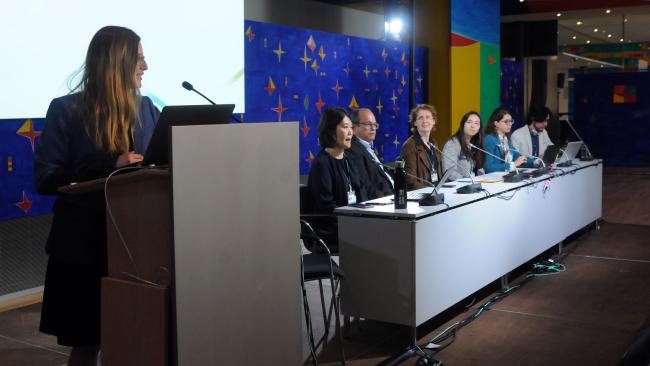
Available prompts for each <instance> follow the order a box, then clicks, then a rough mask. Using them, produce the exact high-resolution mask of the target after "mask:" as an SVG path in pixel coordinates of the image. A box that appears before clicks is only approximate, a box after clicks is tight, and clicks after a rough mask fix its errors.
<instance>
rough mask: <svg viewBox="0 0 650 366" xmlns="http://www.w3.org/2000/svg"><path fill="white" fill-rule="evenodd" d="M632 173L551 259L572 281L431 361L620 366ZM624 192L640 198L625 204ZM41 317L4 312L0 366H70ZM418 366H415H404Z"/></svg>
mask: <svg viewBox="0 0 650 366" xmlns="http://www.w3.org/2000/svg"><path fill="white" fill-rule="evenodd" d="M632 173H633V174H630V171H627V170H606V174H605V177H604V186H603V211H604V212H603V217H604V218H605V219H606V220H605V221H606V222H604V223H603V224H602V226H601V228H600V230H593V229H592V230H588V231H586V232H584V233H582V234H580V235H576V238H574V239H573V241H572V242H571V243H569V244H567V245H566V246H565V247H564V250H563V253H562V255H560V256H557V255H555V256H554V258H556V259H559V260H560V261H561V262H562V263H563V264H564V265H565V266H566V271H565V272H562V273H560V274H556V275H551V276H544V277H535V278H532V279H530V280H528V281H525V283H524V284H523V285H522V286H521V287H519V288H518V289H517V290H516V291H513V292H512V294H511V295H509V296H507V297H505V298H503V299H502V300H501V301H499V302H496V303H494V304H493V305H492V306H491V308H490V310H488V311H485V312H483V313H482V315H481V316H479V317H478V318H476V319H475V320H474V321H473V322H471V323H470V324H468V325H467V326H465V327H463V328H462V329H460V330H459V331H458V332H457V333H456V337H455V340H454V341H453V343H451V344H449V345H448V346H447V347H446V348H444V349H443V350H441V351H440V352H438V353H436V354H434V356H433V357H435V358H436V359H438V360H440V361H442V362H443V363H444V364H445V365H482V366H485V365H487V366H489V365H616V364H617V362H618V361H619V359H620V358H621V357H622V355H623V353H624V352H625V350H626V348H627V347H628V345H629V344H630V342H631V341H632V340H633V339H634V337H635V334H636V333H637V331H638V330H639V329H640V328H641V327H642V325H643V324H644V323H645V322H647V320H648V318H650V240H648V238H650V221H648V216H647V213H648V212H650V211H648V209H647V207H650V197H649V194H648V193H649V192H650V186H649V185H648V178H647V177H648V175H647V174H646V173H644V172H641V173H639V172H637V171H634V172H632ZM621 187H625V189H626V190H628V191H632V192H637V193H638V194H636V195H635V198H634V199H624V200H623V199H621V200H618V199H616V197H618V196H620V195H619V191H620V189H621ZM626 202H627V203H626ZM626 205H627V207H626ZM644 220H645V221H644ZM632 223H634V224H632ZM552 254H553V253H548V254H547V255H546V256H544V257H542V258H539V259H540V260H542V259H545V258H547V257H548V256H550V255H552ZM527 269H528V267H523V268H521V270H519V271H517V272H515V274H513V276H512V277H511V285H516V284H517V283H519V282H521V281H524V278H525V274H526V270H527ZM499 289H500V287H499V284H497V283H495V284H493V285H492V286H489V287H488V288H486V289H484V290H483V291H481V292H479V293H477V294H476V296H474V297H473V298H471V299H467V300H466V301H463V302H462V303H461V304H459V305H458V306H456V307H454V308H453V309H451V310H450V311H448V312H446V313H445V314H442V315H441V316H439V317H436V318H435V319H433V320H432V321H431V322H429V323H427V324H426V325H423V326H421V327H420V328H421V329H418V333H419V343H421V344H426V343H427V342H428V340H430V339H431V338H432V337H433V336H435V335H437V334H438V333H439V332H441V331H442V330H443V329H445V328H447V327H448V326H449V325H451V324H453V323H455V322H457V321H460V320H462V319H465V318H466V317H467V316H469V315H470V314H472V313H474V311H475V310H476V309H477V308H478V307H479V306H481V305H482V304H483V303H485V302H486V301H487V300H488V299H490V298H491V297H492V296H493V295H494V294H495V293H496V292H498V291H499ZM308 293H309V298H310V304H312V305H311V307H312V312H313V315H314V318H315V319H314V332H315V333H316V334H322V332H323V324H322V318H319V311H318V309H319V303H318V301H319V300H318V290H317V287H316V285H313V284H310V285H309V287H308ZM466 306H467V307H468V309H466V310H465V309H464V307H466ZM39 311H40V305H38V304H37V305H32V306H28V307H24V308H21V309H16V310H11V311H7V312H4V313H0V365H1V366H13V365H21V366H23V365H24V366H31V365H34V366H36V365H54V366H61V365H64V364H65V360H66V352H67V349H66V348H65V347H60V346H57V345H56V342H55V341H54V340H53V338H52V337H49V336H46V335H43V334H40V333H39V332H38V321H39V316H40V313H39ZM305 338H306V337H305ZM330 338H332V339H333V338H334V337H333V336H330ZM409 343H410V341H409V333H408V329H407V328H404V327H401V326H396V325H392V324H386V323H379V322H373V321H369V320H361V321H358V322H357V323H353V325H352V327H351V328H350V330H349V334H348V336H347V337H346V339H345V340H344V346H345V351H346V354H347V358H348V360H350V364H351V365H360V366H362V365H376V364H378V363H381V362H382V361H384V360H386V359H388V358H390V357H391V356H393V355H395V354H397V353H399V352H400V351H401V350H402V349H403V348H404V347H405V346H407V345H408V344H409ZM448 343H449V341H445V342H442V343H441V344H442V345H443V346H444V345H445V344H448ZM338 350H339V348H338V344H337V342H336V341H331V342H330V343H329V344H327V345H326V346H325V347H324V349H323V350H319V354H320V357H321V364H327V365H331V364H335V363H336V361H337V358H338ZM304 354H305V357H307V354H308V348H307V347H306V344H305V347H304ZM415 362H416V358H414V357H412V358H410V359H408V360H407V361H406V362H404V363H403V364H404V365H414V364H415Z"/></svg>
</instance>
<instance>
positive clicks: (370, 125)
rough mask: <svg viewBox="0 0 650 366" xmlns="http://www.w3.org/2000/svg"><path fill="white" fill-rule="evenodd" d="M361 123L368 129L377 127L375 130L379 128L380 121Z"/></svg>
mask: <svg viewBox="0 0 650 366" xmlns="http://www.w3.org/2000/svg"><path fill="white" fill-rule="evenodd" d="M359 124H360V125H361V126H363V127H365V128H367V129H371V128H373V127H374V128H375V130H378V129H379V123H371V122H359Z"/></svg>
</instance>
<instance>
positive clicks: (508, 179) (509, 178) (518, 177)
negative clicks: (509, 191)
mask: <svg viewBox="0 0 650 366" xmlns="http://www.w3.org/2000/svg"><path fill="white" fill-rule="evenodd" d="M469 146H470V147H472V148H474V149H476V150H478V151H482V152H484V153H486V154H488V155H490V156H491V157H493V158H495V159H497V160H500V161H502V162H504V163H506V164H510V163H511V162H509V161H506V160H505V159H502V158H500V157H498V156H496V155H494V154H492V153H489V152H487V151H485V150H483V149H481V148H480V147H478V146H476V145H474V144H472V143H469ZM524 178H525V176H524V175H523V174H521V173H519V169H517V166H515V173H514V174H513V173H512V172H509V173H507V174H505V175H504V176H503V182H504V183H517V182H521V181H522V180H524Z"/></svg>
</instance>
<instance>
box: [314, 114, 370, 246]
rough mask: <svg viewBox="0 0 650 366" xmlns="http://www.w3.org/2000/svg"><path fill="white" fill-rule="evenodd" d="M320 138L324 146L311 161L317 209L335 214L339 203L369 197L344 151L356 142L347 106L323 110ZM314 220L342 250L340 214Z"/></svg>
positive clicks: (324, 236)
mask: <svg viewBox="0 0 650 366" xmlns="http://www.w3.org/2000/svg"><path fill="white" fill-rule="evenodd" d="M318 142H319V144H320V145H321V147H322V150H321V151H320V152H319V153H318V155H316V158H315V159H314V160H313V161H312V163H311V170H310V171H309V180H308V185H309V190H310V192H311V196H312V198H313V200H314V213H321V214H328V215H331V214H332V213H333V212H334V209H335V208H336V207H339V206H346V205H349V204H353V203H356V202H362V201H365V200H366V199H367V194H366V189H365V186H364V184H363V182H362V181H361V179H359V174H358V173H357V171H356V169H355V167H354V164H351V163H350V162H349V161H348V158H347V157H346V156H345V153H344V152H345V150H346V149H349V148H350V146H352V121H351V120H350V116H349V115H348V113H347V112H346V111H345V109H342V108H328V109H327V110H325V111H324V112H323V114H322V115H321V118H320V122H319V124H318ZM310 221H311V222H312V224H314V226H315V227H314V230H316V233H317V234H318V235H319V236H320V237H321V239H323V240H324V241H325V243H326V244H327V246H328V247H329V249H330V252H332V253H336V252H338V228H337V223H336V217H335V216H333V215H332V216H329V217H326V218H324V219H323V220H319V221H318V222H314V221H313V220H310ZM308 249H310V250H312V249H313V250H318V249H317V248H308Z"/></svg>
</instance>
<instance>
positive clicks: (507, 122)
mask: <svg viewBox="0 0 650 366" xmlns="http://www.w3.org/2000/svg"><path fill="white" fill-rule="evenodd" d="M499 122H503V123H505V124H507V125H512V124H513V123H515V121H513V120H511V119H507V120H505V121H499Z"/></svg>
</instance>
